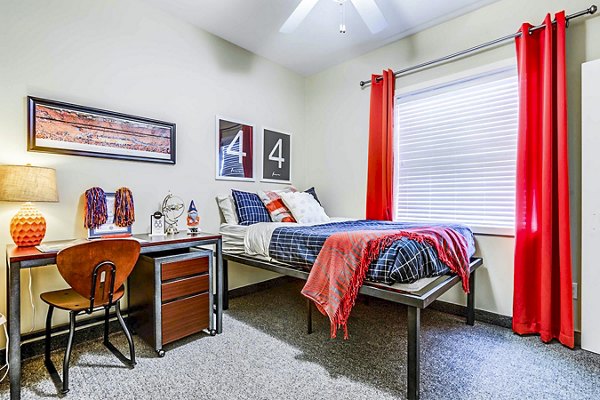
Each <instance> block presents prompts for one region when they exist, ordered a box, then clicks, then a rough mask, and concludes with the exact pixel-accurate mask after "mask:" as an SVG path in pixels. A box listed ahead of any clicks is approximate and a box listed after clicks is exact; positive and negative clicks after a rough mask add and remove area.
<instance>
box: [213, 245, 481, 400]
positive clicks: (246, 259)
mask: <svg viewBox="0 0 600 400" xmlns="http://www.w3.org/2000/svg"><path fill="white" fill-rule="evenodd" d="M228 261H233V262H236V263H240V264H244V265H249V266H251V267H256V268H262V269H266V270H269V271H273V272H277V273H279V274H282V275H287V276H291V277H294V278H299V279H304V280H306V279H308V275H309V272H308V271H305V270H302V269H298V268H294V267H293V266H290V265H289V264H284V263H280V262H277V261H267V260H263V259H259V258H253V257H250V256H247V255H243V254H227V253H225V254H224V255H223V262H224V270H225V271H227V269H228V266H227V263H228ZM481 265H483V260H482V259H481V258H471V261H470V278H469V294H468V295H467V315H466V322H467V324H468V325H471V326H472V325H474V323H475V271H476V270H477V268H479V267H480V266H481ZM460 282H461V279H460V277H458V276H457V275H443V276H441V277H439V278H438V279H436V280H435V281H433V282H431V283H430V284H429V285H427V286H426V287H425V288H423V289H422V290H420V291H418V292H406V291H402V290H399V289H396V288H394V287H393V286H389V285H386V284H383V283H375V282H368V281H365V283H364V284H363V286H362V287H361V288H360V291H359V293H361V294H364V295H367V296H372V297H376V298H379V299H384V300H388V301H393V302H394V303H399V304H404V305H406V306H407V312H408V326H407V329H408V343H407V361H408V365H407V377H406V378H407V389H406V398H408V399H410V400H413V399H418V398H419V395H420V380H421V378H420V375H421V370H420V368H421V344H420V342H421V341H420V332H421V309H423V308H426V307H427V306H429V305H430V304H431V303H433V302H434V301H435V300H436V299H438V298H439V297H440V296H441V295H442V294H444V293H446V292H447V291H448V290H449V289H450V288H451V287H453V286H454V285H456V284H459V283H460ZM311 310H312V307H311V303H310V302H308V319H307V332H308V333H311V332H312V317H311V315H312V311H311Z"/></svg>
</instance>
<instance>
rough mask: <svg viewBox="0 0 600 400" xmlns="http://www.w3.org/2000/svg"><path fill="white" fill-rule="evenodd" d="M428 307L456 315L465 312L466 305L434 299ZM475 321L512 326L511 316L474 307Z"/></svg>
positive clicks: (505, 326) (506, 326) (504, 326)
mask: <svg viewBox="0 0 600 400" xmlns="http://www.w3.org/2000/svg"><path fill="white" fill-rule="evenodd" d="M428 308H430V309H432V310H436V311H441V312H444V313H446V314H452V315H458V316H464V315H466V314H467V307H465V306H461V305H459V304H454V303H448V302H445V301H441V300H436V301H434V302H433V303H431V305H430V306H429V307H428ZM475 321H480V322H485V323H486V324H491V325H497V326H501V327H503V328H509V329H510V328H512V317H508V316H506V315H500V314H496V313H493V312H489V311H484V310H478V309H475Z"/></svg>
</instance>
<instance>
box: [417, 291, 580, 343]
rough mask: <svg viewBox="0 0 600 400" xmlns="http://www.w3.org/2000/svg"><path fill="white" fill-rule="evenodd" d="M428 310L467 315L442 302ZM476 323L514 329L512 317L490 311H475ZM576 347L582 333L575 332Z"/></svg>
mask: <svg viewBox="0 0 600 400" xmlns="http://www.w3.org/2000/svg"><path fill="white" fill-rule="evenodd" d="M428 308H431V309H433V310H437V311H441V312H445V313H446V314H452V315H458V316H464V315H466V313H467V307H465V306H461V305H458V304H453V303H447V302H445V301H441V300H436V301H434V302H433V303H431V305H430V306H429V307H428ZM475 321H479V322H485V323H486V324H491V325H497V326H501V327H503V328H507V329H512V317H509V316H506V315H501V314H496V313H493V312H489V311H484V310H477V309H475ZM575 347H578V348H579V347H581V332H578V331H575Z"/></svg>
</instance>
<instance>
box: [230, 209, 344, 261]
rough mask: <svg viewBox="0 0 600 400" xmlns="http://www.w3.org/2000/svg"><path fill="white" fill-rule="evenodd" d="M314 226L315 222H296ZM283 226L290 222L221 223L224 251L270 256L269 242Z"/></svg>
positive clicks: (337, 219) (340, 219) (336, 219)
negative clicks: (247, 224)
mask: <svg viewBox="0 0 600 400" xmlns="http://www.w3.org/2000/svg"><path fill="white" fill-rule="evenodd" d="M352 220H353V219H351V218H341V217H333V218H331V222H341V221H352ZM294 225H306V226H312V225H315V224H294ZM281 226H290V223H289V222H259V223H257V224H253V225H249V226H246V225H235V224H221V227H220V228H219V233H220V234H221V236H222V237H223V251H225V252H227V253H232V254H246V255H250V256H262V257H264V258H265V259H269V260H270V259H271V257H270V256H269V244H270V243H271V236H272V235H273V231H274V230H275V229H277V228H279V227H281Z"/></svg>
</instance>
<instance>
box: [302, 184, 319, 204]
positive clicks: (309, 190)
mask: <svg viewBox="0 0 600 400" xmlns="http://www.w3.org/2000/svg"><path fill="white" fill-rule="evenodd" d="M304 193H310V194H311V195H312V197H314V198H315V200H316V201H317V203H319V205H322V204H321V202H320V201H319V198H318V197H317V192H316V191H315V188H314V187H311V188H310V189H306V190H305V191H304Z"/></svg>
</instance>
